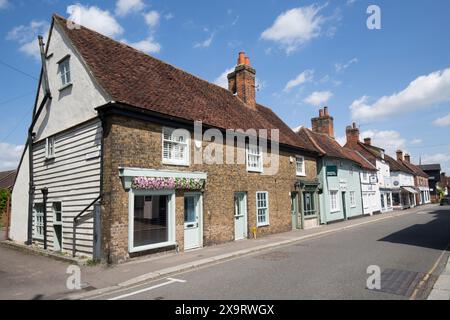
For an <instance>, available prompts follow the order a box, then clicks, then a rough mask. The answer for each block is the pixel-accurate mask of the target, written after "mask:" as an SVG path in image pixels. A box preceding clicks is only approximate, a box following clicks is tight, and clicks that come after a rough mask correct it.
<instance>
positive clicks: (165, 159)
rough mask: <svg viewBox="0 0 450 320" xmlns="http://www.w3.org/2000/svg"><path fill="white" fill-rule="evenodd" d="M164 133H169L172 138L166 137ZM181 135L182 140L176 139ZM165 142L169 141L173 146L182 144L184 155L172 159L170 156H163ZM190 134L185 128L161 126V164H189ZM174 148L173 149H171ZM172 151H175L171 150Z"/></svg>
mask: <svg viewBox="0 0 450 320" xmlns="http://www.w3.org/2000/svg"><path fill="white" fill-rule="evenodd" d="M165 135H171V136H172V137H171V138H172V139H166V138H165V137H164V136H165ZM179 137H183V138H184V141H183V142H180V141H176V140H175V139H176V138H179ZM165 143H171V144H172V145H174V146H180V145H181V146H183V147H184V148H185V149H184V157H183V158H182V159H174V158H171V157H165V155H164V144H165ZM190 145H191V134H190V132H189V131H187V130H185V129H173V128H168V127H164V128H162V132H161V157H162V163H163V164H169V165H177V166H189V165H190V157H191V148H190ZM173 150H175V149H173ZM172 152H173V153H174V152H175V151H172Z"/></svg>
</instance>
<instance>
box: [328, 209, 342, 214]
mask: <svg viewBox="0 0 450 320" xmlns="http://www.w3.org/2000/svg"><path fill="white" fill-rule="evenodd" d="M338 212H341V209H337V210H330V213H338Z"/></svg>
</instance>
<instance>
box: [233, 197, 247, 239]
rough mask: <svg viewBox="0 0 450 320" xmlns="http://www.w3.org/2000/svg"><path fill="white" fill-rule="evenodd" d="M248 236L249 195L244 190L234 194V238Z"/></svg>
mask: <svg viewBox="0 0 450 320" xmlns="http://www.w3.org/2000/svg"><path fill="white" fill-rule="evenodd" d="M244 238H247V195H246V194H245V193H243V192H239V193H236V194H235V195H234V239H235V240H241V239H244Z"/></svg>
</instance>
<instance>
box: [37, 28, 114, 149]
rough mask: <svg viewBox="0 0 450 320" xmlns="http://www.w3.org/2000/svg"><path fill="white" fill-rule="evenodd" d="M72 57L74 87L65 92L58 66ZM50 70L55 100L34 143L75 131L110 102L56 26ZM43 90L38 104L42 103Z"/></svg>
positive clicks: (48, 65)
mask: <svg viewBox="0 0 450 320" xmlns="http://www.w3.org/2000/svg"><path fill="white" fill-rule="evenodd" d="M68 54H69V55H70V71H71V72H70V74H71V78H72V83H73V85H72V86H71V87H69V88H66V89H64V90H62V91H59V89H61V87H62V85H61V77H60V74H59V72H58V62H59V61H60V60H61V59H62V58H64V57H65V56H67V55H68ZM47 56H48V57H49V58H48V59H47V69H48V75H49V85H50V91H51V94H52V98H53V99H52V100H51V101H49V102H48V103H47V105H46V106H45V108H44V110H43V112H42V114H41V116H40V117H39V120H38V121H37V123H36V127H35V132H36V139H35V141H39V140H42V139H43V138H46V137H48V136H51V135H53V134H55V133H57V132H60V131H62V130H65V129H67V128H70V127H73V126H75V125H77V124H79V123H82V122H85V121H87V120H89V119H92V118H95V117H96V116H97V111H95V108H96V107H98V106H101V105H103V104H105V103H106V102H107V101H109V100H110V99H109V98H108V96H107V94H105V93H103V91H102V90H101V89H100V87H99V86H98V85H97V83H96V81H95V80H94V78H93V77H92V76H91V74H90V72H89V71H88V69H87V68H86V67H85V64H84V61H83V60H82V58H81V57H80V56H79V55H78V53H77V52H76V51H75V49H74V48H73V47H72V45H71V44H70V41H69V40H68V39H67V37H66V36H65V35H64V34H63V33H62V31H61V30H60V27H59V25H58V24H57V23H55V27H54V29H53V32H52V36H51V39H50V43H49V48H48V54H47ZM42 98H43V92H42V89H41V91H40V94H39V102H40V101H42Z"/></svg>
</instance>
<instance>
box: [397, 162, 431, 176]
mask: <svg viewBox="0 0 450 320" xmlns="http://www.w3.org/2000/svg"><path fill="white" fill-rule="evenodd" d="M402 164H403V165H404V166H405V167H407V168H408V169H410V170H411V171H412V172H414V174H415V175H416V176H420V177H424V178H428V175H427V174H426V173H425V172H423V170H422V169H421V168H420V167H419V166H416V165H415V164H412V163H409V162H406V161H402Z"/></svg>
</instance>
